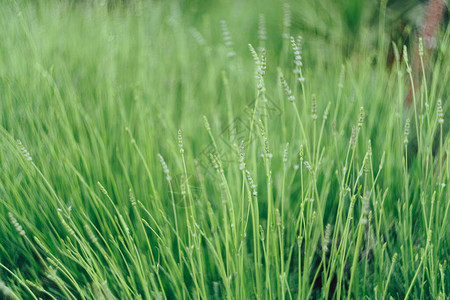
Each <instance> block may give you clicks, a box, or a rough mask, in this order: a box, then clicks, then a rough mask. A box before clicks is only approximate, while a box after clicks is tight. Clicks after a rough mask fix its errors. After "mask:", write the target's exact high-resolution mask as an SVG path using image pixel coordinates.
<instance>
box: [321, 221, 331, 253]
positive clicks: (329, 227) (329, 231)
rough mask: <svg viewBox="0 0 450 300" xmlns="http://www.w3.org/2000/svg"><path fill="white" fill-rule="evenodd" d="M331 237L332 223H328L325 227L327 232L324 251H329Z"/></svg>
mask: <svg viewBox="0 0 450 300" xmlns="http://www.w3.org/2000/svg"><path fill="white" fill-rule="evenodd" d="M330 239H331V225H330V224H327V226H326V227H325V233H324V236H323V240H322V250H323V252H328V250H329V249H328V245H330Z"/></svg>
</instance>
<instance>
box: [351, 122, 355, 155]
mask: <svg viewBox="0 0 450 300" xmlns="http://www.w3.org/2000/svg"><path fill="white" fill-rule="evenodd" d="M350 146H351V148H352V149H355V147H356V127H355V126H353V127H352V135H351V136H350Z"/></svg>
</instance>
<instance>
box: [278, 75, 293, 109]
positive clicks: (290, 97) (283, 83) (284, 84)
mask: <svg viewBox="0 0 450 300" xmlns="http://www.w3.org/2000/svg"><path fill="white" fill-rule="evenodd" d="M280 83H281V87H282V88H283V90H284V93H285V94H286V96H288V100H289V101H290V102H294V100H295V96H294V94H292V90H291V89H290V88H289V86H288V83H287V82H286V79H284V76H283V74H282V73H281V71H280Z"/></svg>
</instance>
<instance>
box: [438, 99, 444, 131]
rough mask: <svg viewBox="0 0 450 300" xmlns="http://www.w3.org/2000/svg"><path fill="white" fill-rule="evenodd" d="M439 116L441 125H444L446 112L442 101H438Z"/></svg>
mask: <svg viewBox="0 0 450 300" xmlns="http://www.w3.org/2000/svg"><path fill="white" fill-rule="evenodd" d="M437 115H438V122H439V124H441V125H442V124H444V110H443V109H442V100H441V99H438V101H437Z"/></svg>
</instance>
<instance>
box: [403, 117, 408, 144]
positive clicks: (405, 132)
mask: <svg viewBox="0 0 450 300" xmlns="http://www.w3.org/2000/svg"><path fill="white" fill-rule="evenodd" d="M409 122H410V121H409V119H406V123H405V130H404V131H403V136H404V139H403V143H404V144H405V145H407V144H408V135H409Z"/></svg>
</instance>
